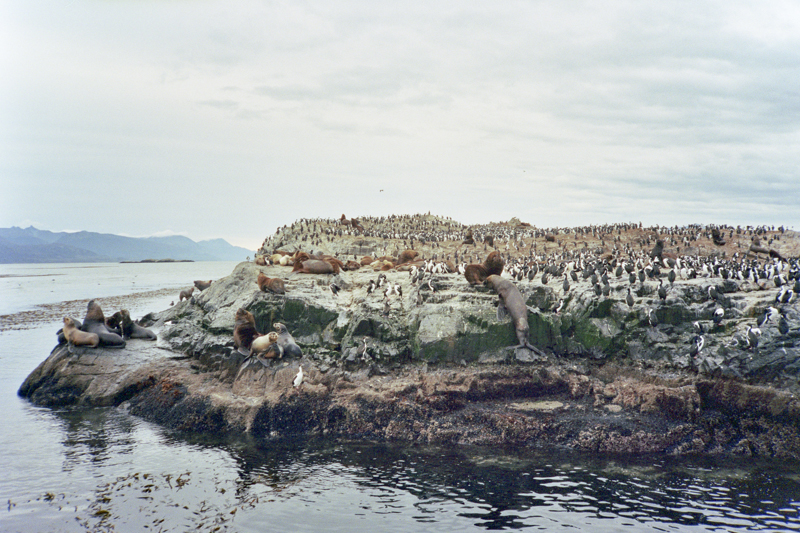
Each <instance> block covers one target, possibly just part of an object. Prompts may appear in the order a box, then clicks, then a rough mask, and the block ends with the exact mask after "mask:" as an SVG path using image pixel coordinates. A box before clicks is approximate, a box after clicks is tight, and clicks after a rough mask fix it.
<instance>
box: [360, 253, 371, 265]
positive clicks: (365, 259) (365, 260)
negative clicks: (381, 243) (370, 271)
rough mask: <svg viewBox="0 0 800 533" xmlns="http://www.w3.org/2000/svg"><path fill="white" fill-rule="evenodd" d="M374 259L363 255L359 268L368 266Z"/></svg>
mask: <svg viewBox="0 0 800 533" xmlns="http://www.w3.org/2000/svg"><path fill="white" fill-rule="evenodd" d="M373 261H374V259H373V258H372V257H370V256H368V255H365V256H364V257H362V258H361V266H367V265H368V264H370V263H372V262H373Z"/></svg>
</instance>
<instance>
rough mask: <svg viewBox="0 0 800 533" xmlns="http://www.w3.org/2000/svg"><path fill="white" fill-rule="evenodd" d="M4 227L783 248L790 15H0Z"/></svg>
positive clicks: (756, 6) (397, 10) (799, 186)
mask: <svg viewBox="0 0 800 533" xmlns="http://www.w3.org/2000/svg"><path fill="white" fill-rule="evenodd" d="M0 72H2V75H1V76H0V227H10V226H21V227H27V226H29V225H33V226H35V227H37V228H39V229H44V230H50V231H77V230H86V231H96V232H101V233H116V234H121V235H129V236H136V237H140V236H150V235H175V234H177V235H185V236H187V237H189V238H191V239H193V240H205V239H213V238H224V239H226V240H227V241H228V242H230V243H232V244H234V245H238V246H244V247H246V248H249V249H255V248H257V247H259V246H260V245H261V243H262V241H263V240H264V238H265V237H267V236H268V235H271V234H272V233H273V232H274V231H275V229H276V228H277V227H278V226H282V225H284V224H291V223H292V222H293V221H295V220H297V219H300V218H315V217H322V218H339V217H340V216H341V215H342V214H346V215H347V217H348V218H349V217H352V216H356V217H363V216H382V215H389V214H414V213H427V212H431V213H432V214H437V215H440V216H446V217H452V218H453V219H454V220H456V221H459V222H462V223H465V224H482V223H487V222H490V221H505V220H509V219H510V218H512V217H517V218H519V219H520V220H522V221H525V222H529V223H531V224H533V225H535V226H539V227H554V226H577V225H586V224H602V223H613V222H642V223H644V224H645V225H675V224H677V225H686V224H692V223H700V224H712V223H713V224H733V225H737V224H742V225H748V224H768V225H772V224H774V225H780V224H784V225H786V226H787V227H793V228H794V229H800V85H799V84H798V82H800V3H798V2H796V1H772V0H758V1H737V0H725V1H719V2H717V1H707V2H696V1H686V2H683V1H672V2H663V1H653V0H650V1H648V0H630V1H627V0H605V1H603V2H596V1H591V2H581V1H578V0H541V1H526V2H514V1H508V2H475V1H469V0H459V1H452V2H450V1H437V2H430V1H422V2H417V1H416V0H407V1H405V2H375V1H366V0H365V1H337V0H327V1H321V2H304V1H302V0H291V1H285V2H281V1H278V2H272V1H264V2H260V1H235V0H228V1H225V2H214V1H196V0H192V1H189V0H138V1H132V0H129V1H125V0H116V1H111V0H105V1H84V0H74V1H71V2H63V1H37V0H21V1H16V0H13V1H7V0H0Z"/></svg>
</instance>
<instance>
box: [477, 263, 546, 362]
mask: <svg viewBox="0 0 800 533" xmlns="http://www.w3.org/2000/svg"><path fill="white" fill-rule="evenodd" d="M483 284H484V285H486V286H487V287H491V288H493V289H494V290H495V291H497V294H498V295H499V296H500V305H499V306H497V319H498V320H502V319H503V318H505V316H506V315H507V314H510V315H511V319H512V320H513V322H514V329H515V330H516V331H517V339H518V340H519V345H517V346H515V348H527V349H529V350H531V351H532V352H534V353H536V354H538V355H542V356H544V355H545V354H544V352H542V351H541V350H539V349H538V348H536V347H535V346H533V345H532V344H531V343H530V342H529V341H528V332H529V329H530V328H529V327H528V306H527V305H525V300H523V298H522V294H521V293H520V292H519V289H518V288H517V286H516V285H514V284H513V283H511V282H510V281H508V280H507V279H503V278H501V277H500V276H498V275H495V274H493V275H491V276H489V277H488V278H486V281H484V282H483Z"/></svg>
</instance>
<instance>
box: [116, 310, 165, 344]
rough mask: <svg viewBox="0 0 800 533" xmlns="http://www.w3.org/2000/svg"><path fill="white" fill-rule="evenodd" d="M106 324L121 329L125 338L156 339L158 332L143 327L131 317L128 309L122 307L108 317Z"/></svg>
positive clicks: (120, 331)
mask: <svg viewBox="0 0 800 533" xmlns="http://www.w3.org/2000/svg"><path fill="white" fill-rule="evenodd" d="M106 325H107V326H108V327H109V328H111V329H113V330H119V333H120V334H121V335H122V338H123V339H126V338H128V339H146V340H150V341H154V340H156V338H157V337H156V334H155V333H153V332H152V331H151V330H149V329H147V328H143V327H142V326H140V325H139V324H137V323H136V322H134V321H133V320H132V319H131V314H130V313H129V312H128V310H127V309H121V310H119V311H117V312H116V313H114V314H113V315H111V316H110V317H109V318H107V319H106Z"/></svg>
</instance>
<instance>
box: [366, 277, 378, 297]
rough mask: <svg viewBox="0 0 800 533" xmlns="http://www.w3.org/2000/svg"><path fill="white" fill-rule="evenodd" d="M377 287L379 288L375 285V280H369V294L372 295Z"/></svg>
mask: <svg viewBox="0 0 800 533" xmlns="http://www.w3.org/2000/svg"><path fill="white" fill-rule="evenodd" d="M375 287H377V285H376V284H375V280H374V279H371V280H369V286H368V287H367V294H372V292H373V291H374V290H375Z"/></svg>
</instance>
